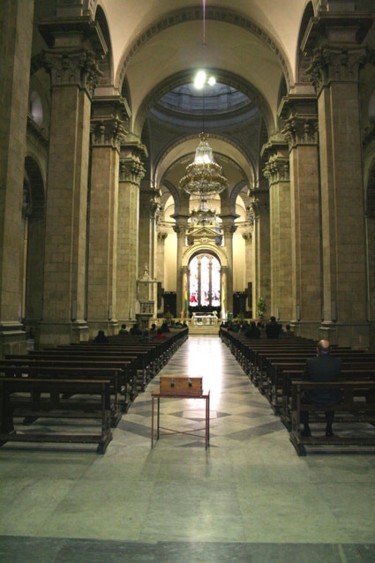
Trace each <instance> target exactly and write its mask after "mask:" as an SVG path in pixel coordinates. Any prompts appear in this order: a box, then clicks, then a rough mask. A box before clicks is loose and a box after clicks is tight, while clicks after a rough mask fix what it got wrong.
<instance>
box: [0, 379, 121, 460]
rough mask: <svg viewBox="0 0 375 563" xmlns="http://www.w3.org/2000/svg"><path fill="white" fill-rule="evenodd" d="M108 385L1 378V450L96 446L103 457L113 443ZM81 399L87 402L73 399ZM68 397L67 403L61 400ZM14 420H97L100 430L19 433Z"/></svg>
mask: <svg viewBox="0 0 375 563" xmlns="http://www.w3.org/2000/svg"><path fill="white" fill-rule="evenodd" d="M110 385H111V383H110V381H109V380H107V379H96V380H90V379H83V380H79V379H75V380H72V379H55V378H54V379H44V378H37V377H35V378H32V377H28V378H22V377H1V378H0V446H2V445H3V444H5V443H6V442H10V441H12V442H15V441H16V442H54V443H70V444H73V443H75V444H76V443H96V444H98V446H97V453H100V454H104V453H105V451H106V449H107V446H108V444H109V443H110V441H111V440H112V432H111V428H110V419H111V408H110ZM73 395H74V396H75V397H76V396H78V395H79V396H80V397H81V396H83V397H84V398H85V399H86V400H85V401H82V400H81V399H76V398H75V399H72V398H71V397H72V396H73ZM65 396H69V397H70V398H69V399H64V397H65ZM17 416H22V417H25V416H31V417H35V418H38V417H48V418H51V419H61V418H77V417H78V418H80V419H81V418H86V419H87V420H89V419H94V420H95V419H96V418H99V420H100V430H99V431H97V432H95V433H93V432H92V431H85V432H83V431H82V430H81V431H77V432H51V428H50V427H49V428H48V430H46V431H43V430H41V429H38V431H34V429H32V430H31V431H29V432H27V431H25V429H24V428H23V431H22V432H18V431H17V430H16V429H15V420H14V419H15V418H16V417H17Z"/></svg>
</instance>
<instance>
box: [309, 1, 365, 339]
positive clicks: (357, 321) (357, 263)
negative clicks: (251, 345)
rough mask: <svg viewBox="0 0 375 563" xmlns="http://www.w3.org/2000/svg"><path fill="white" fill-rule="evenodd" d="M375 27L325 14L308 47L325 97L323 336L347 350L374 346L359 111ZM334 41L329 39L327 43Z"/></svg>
mask: <svg viewBox="0 0 375 563" xmlns="http://www.w3.org/2000/svg"><path fill="white" fill-rule="evenodd" d="M371 23H372V20H371V18H368V17H367V16H363V15H361V14H360V13H358V15H357V17H356V19H355V20H353V18H352V17H351V18H350V19H348V17H347V16H346V13H345V12H343V13H342V12H337V13H336V14H335V17H332V13H323V12H321V13H320V14H319V17H318V18H315V19H314V20H313V21H312V22H311V24H310V26H309V27H308V33H307V34H306V37H305V42H304V44H303V49H304V50H308V51H309V52H310V53H312V54H311V65H310V67H309V69H308V70H307V73H308V75H309V76H310V78H311V81H312V83H313V85H314V87H315V90H316V93H317V97H318V120H319V154H320V179H321V206H322V252H323V316H324V321H323V325H322V328H321V331H322V334H323V333H327V332H331V331H332V330H333V334H332V335H330V336H331V339H333V338H335V339H337V342H338V343H340V344H343V345H350V344H352V345H353V344H354V346H356V345H358V346H360V347H363V346H365V347H366V346H368V344H369V325H368V322H367V299H366V296H367V291H366V289H367V287H366V286H367V279H366V242H365V225H364V197H363V177H362V163H361V136H360V114H359V88H358V81H359V70H360V68H361V67H362V65H364V64H365V62H366V54H367V52H366V50H365V48H364V47H362V46H360V45H359V44H358V43H359V42H361V41H362V39H363V38H364V36H365V35H366V33H367V30H368V29H369V27H370V25H371ZM327 38H328V39H329V41H328V40H327Z"/></svg>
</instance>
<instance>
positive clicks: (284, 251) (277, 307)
mask: <svg viewBox="0 0 375 563" xmlns="http://www.w3.org/2000/svg"><path fill="white" fill-rule="evenodd" d="M262 156H263V159H265V161H266V163H265V168H264V171H263V173H264V176H265V177H266V178H267V180H268V183H269V194H270V242H271V304H270V305H271V306H270V308H269V309H268V315H274V316H275V317H277V318H279V319H280V320H281V321H283V322H289V321H290V320H291V318H292V316H293V312H292V287H291V279H292V263H291V260H290V256H291V244H292V241H291V225H290V220H291V214H290V178H289V155H288V146H287V144H286V143H285V142H284V141H280V140H271V141H270V142H269V143H267V145H265V146H264V147H263V149H262Z"/></svg>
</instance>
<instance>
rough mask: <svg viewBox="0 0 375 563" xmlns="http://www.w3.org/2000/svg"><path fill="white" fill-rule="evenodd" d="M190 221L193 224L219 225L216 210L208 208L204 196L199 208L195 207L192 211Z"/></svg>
mask: <svg viewBox="0 0 375 563" xmlns="http://www.w3.org/2000/svg"><path fill="white" fill-rule="evenodd" d="M190 222H191V223H192V224H193V225H202V226H204V227H205V226H207V225H210V226H211V225H212V226H216V225H217V222H218V221H217V217H216V211H213V210H212V209H209V208H208V205H207V199H206V198H204V197H202V198H200V201H199V208H198V209H193V210H192V211H191V213H190Z"/></svg>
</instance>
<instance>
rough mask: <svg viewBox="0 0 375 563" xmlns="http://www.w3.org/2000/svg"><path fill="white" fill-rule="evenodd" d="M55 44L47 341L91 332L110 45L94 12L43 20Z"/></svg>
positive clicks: (51, 57)
mask: <svg viewBox="0 0 375 563" xmlns="http://www.w3.org/2000/svg"><path fill="white" fill-rule="evenodd" d="M41 33H42V34H43V35H44V36H45V37H46V41H47V42H48V43H50V42H51V37H53V39H54V42H53V44H54V46H53V48H52V49H50V50H48V51H46V52H45V66H46V68H47V70H48V71H49V73H50V77H51V87H52V93H51V127H50V145H49V146H50V148H49V155H48V185H47V218H46V247H45V270H44V309H43V321H42V323H41V327H40V343H41V345H42V346H45V345H49V344H58V343H60V342H61V343H65V342H69V341H79V340H81V339H86V338H87V336H88V334H87V324H86V321H85V313H86V299H85V298H86V250H87V248H86V243H87V240H86V233H87V185H88V168H89V140H90V113H91V98H92V95H93V91H94V88H95V85H96V80H97V78H98V76H99V74H100V72H99V70H98V67H97V60H96V56H97V55H96V53H95V52H94V49H96V51H97V54H98V55H101V54H102V53H103V52H104V50H105V46H104V45H102V44H101V43H100V40H101V39H100V38H101V33H100V30H99V29H98V28H97V26H96V25H95V24H93V22H88V21H87V20H84V21H82V20H80V19H78V20H75V21H73V19H71V20H69V23H66V22H65V20H58V19H56V20H54V21H52V22H44V23H43V24H42V25H41Z"/></svg>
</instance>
